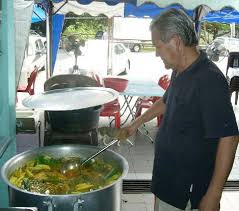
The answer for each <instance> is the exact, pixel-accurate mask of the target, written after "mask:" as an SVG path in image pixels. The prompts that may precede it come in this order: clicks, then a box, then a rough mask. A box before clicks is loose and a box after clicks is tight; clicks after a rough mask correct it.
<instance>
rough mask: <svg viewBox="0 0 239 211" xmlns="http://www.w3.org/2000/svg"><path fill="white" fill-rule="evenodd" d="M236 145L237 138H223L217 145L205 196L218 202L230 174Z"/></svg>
mask: <svg viewBox="0 0 239 211" xmlns="http://www.w3.org/2000/svg"><path fill="white" fill-rule="evenodd" d="M237 145H238V140H237V137H233V136H230V137H224V138H221V139H220V141H219V143H218V148H217V154H216V163H215V168H214V172H213V177H212V180H211V182H210V185H209V187H208V191H207V194H209V195H210V196H212V197H214V198H215V199H218V200H220V198H221V194H222V191H223V187H224V184H225V182H226V180H227V178H228V176H229V174H230V171H231V168H232V165H233V161H234V158H235V153H236V149H237Z"/></svg>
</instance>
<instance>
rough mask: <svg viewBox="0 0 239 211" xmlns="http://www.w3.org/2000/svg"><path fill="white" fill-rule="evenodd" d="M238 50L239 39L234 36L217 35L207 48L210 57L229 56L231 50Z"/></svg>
mask: <svg viewBox="0 0 239 211" xmlns="http://www.w3.org/2000/svg"><path fill="white" fill-rule="evenodd" d="M238 51H239V39H237V38H232V37H217V38H216V39H214V40H213V41H212V43H211V44H210V45H208V47H207V49H206V53H207V54H208V56H209V58H212V57H214V56H216V57H217V56H228V53H229V52H238Z"/></svg>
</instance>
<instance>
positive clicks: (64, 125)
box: [46, 106, 101, 132]
mask: <svg viewBox="0 0 239 211" xmlns="http://www.w3.org/2000/svg"><path fill="white" fill-rule="evenodd" d="M100 111H101V106H95V107H90V108H84V109H78V110H73V111H47V112H46V114H47V120H48V121H49V123H50V125H51V128H52V129H53V130H54V131H62V132H82V131H89V130H91V129H94V128H96V127H98V123H99V116H100Z"/></svg>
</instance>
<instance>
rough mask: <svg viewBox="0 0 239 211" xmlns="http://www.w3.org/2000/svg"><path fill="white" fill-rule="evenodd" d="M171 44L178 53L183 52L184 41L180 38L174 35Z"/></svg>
mask: <svg viewBox="0 0 239 211" xmlns="http://www.w3.org/2000/svg"><path fill="white" fill-rule="evenodd" d="M169 42H170V44H171V45H172V46H173V48H175V50H176V51H177V52H180V51H182V46H183V45H182V44H183V43H182V40H181V38H180V37H179V36H177V35H173V36H172V38H171V39H170V41H169Z"/></svg>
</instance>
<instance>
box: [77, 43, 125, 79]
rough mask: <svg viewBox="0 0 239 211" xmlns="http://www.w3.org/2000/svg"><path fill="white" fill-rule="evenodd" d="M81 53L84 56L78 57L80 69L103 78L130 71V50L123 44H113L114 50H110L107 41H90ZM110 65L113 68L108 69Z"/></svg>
mask: <svg viewBox="0 0 239 211" xmlns="http://www.w3.org/2000/svg"><path fill="white" fill-rule="evenodd" d="M110 49H111V50H112V51H111V50H110ZM81 51H82V56H79V57H78V66H79V68H80V69H83V70H86V71H91V72H95V73H99V74H100V75H102V76H106V75H120V74H126V73H127V71H128V70H129V69H130V58H129V53H130V50H129V49H128V48H126V47H125V46H124V45H123V44H122V43H113V44H112V48H108V41H107V40H88V41H86V43H85V47H84V48H82V49H81ZM110 52H111V53H110ZM109 64H111V66H112V68H108V67H109V66H110V65H109ZM108 69H111V70H110V72H107V70H108Z"/></svg>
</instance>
